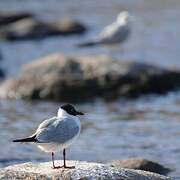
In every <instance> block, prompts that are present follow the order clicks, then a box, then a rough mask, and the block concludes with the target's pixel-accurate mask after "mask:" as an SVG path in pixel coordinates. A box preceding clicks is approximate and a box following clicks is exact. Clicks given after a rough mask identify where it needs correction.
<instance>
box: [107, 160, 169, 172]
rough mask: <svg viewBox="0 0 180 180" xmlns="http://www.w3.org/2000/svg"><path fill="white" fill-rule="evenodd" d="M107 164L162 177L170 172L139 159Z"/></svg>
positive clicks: (151, 162) (158, 165) (156, 164)
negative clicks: (152, 173) (148, 172)
mask: <svg viewBox="0 0 180 180" xmlns="http://www.w3.org/2000/svg"><path fill="white" fill-rule="evenodd" d="M108 164H110V165H112V166H113V167H120V168H128V169H138V170H144V171H150V172H154V173H158V174H162V175H167V174H168V173H169V172H170V171H171V170H170V169H169V168H166V167H164V166H162V165H160V164H159V163H157V162H153V161H150V160H147V159H141V158H131V159H127V160H115V161H111V162H109V163H108Z"/></svg>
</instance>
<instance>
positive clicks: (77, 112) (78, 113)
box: [76, 111, 84, 115]
mask: <svg viewBox="0 0 180 180" xmlns="http://www.w3.org/2000/svg"><path fill="white" fill-rule="evenodd" d="M76 115H84V113H82V112H79V111H76Z"/></svg>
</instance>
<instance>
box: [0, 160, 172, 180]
mask: <svg viewBox="0 0 180 180" xmlns="http://www.w3.org/2000/svg"><path fill="white" fill-rule="evenodd" d="M56 163H57V164H62V161H61V162H60V161H59V162H56ZM67 163H68V165H71V166H72V165H75V166H76V168H75V169H52V168H51V166H52V164H51V162H47V163H39V164H35V163H24V164H18V165H14V166H9V167H7V168H5V169H1V170H0V179H2V180H3V179H8V180H11V179H13V180H14V179H23V180H27V179H48V180H49V179H53V180H55V179H62V180H70V179H71V180H77V179H81V180H96V179H98V180H111V179H113V180H117V179H118V180H166V179H167V180H168V179H171V178H168V177H165V176H162V175H158V174H155V173H150V172H146V171H141V170H130V169H122V168H113V167H110V166H108V165H104V164H99V163H90V162H79V161H68V162H67Z"/></svg>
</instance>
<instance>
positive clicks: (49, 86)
mask: <svg viewBox="0 0 180 180" xmlns="http://www.w3.org/2000/svg"><path fill="white" fill-rule="evenodd" d="M179 87H180V72H179V71H175V70H169V69H163V68H159V67H155V66H151V65H148V64H143V63H138V62H132V61H120V60H117V61H116V60H112V59H110V58H108V57H105V56H88V57H87V56H65V55H62V54H53V55H49V56H47V57H45V58H42V59H39V60H37V61H33V62H32V63H30V64H28V65H24V66H23V68H22V71H21V72H20V73H19V75H18V76H17V77H15V78H11V79H8V80H6V81H4V82H3V83H2V84H1V85H0V97H1V98H15V99H19V98H22V99H46V100H55V101H59V100H60V101H69V102H72V101H85V100H92V98H95V97H102V98H104V99H106V100H112V99H115V98H117V97H120V96H121V97H128V98H134V97H138V96H140V95H142V94H148V93H158V94H161V93H165V92H168V91H170V90H174V89H177V88H179Z"/></svg>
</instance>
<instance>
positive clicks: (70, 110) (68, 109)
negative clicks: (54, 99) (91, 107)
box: [58, 104, 84, 117]
mask: <svg viewBox="0 0 180 180" xmlns="http://www.w3.org/2000/svg"><path fill="white" fill-rule="evenodd" d="M67 114H68V115H72V116H77V115H84V113H82V112H80V111H77V110H76V109H75V108H74V106H73V105H71V104H65V105H63V106H61V107H60V108H59V110H58V117H62V116H64V115H67Z"/></svg>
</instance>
